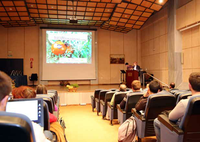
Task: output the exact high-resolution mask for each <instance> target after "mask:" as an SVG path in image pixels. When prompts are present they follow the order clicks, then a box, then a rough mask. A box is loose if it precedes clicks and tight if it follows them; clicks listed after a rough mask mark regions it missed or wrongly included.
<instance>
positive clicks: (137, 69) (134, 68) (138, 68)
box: [133, 62, 140, 72]
mask: <svg viewBox="0 0 200 142" xmlns="http://www.w3.org/2000/svg"><path fill="white" fill-rule="evenodd" d="M133 70H136V71H138V72H140V66H138V64H137V62H134V63H133Z"/></svg>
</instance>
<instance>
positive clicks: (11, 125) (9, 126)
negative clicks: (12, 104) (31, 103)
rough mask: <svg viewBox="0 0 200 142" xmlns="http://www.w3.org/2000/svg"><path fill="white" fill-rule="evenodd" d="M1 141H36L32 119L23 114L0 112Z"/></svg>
mask: <svg viewBox="0 0 200 142" xmlns="http://www.w3.org/2000/svg"><path fill="white" fill-rule="evenodd" d="M0 135H1V136H0V141H3V142H15V141H19V142H36V140H35V134H34V129H33V126H32V122H31V120H30V119H29V118H28V117H27V116H25V115H22V114H17V113H9V112H0Z"/></svg>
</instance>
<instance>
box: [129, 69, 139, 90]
mask: <svg viewBox="0 0 200 142" xmlns="http://www.w3.org/2000/svg"><path fill="white" fill-rule="evenodd" d="M138 75H139V72H138V71H136V70H127V71H126V86H127V87H128V88H131V83H132V82H133V80H138Z"/></svg>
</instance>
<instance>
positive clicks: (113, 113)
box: [107, 92, 127, 125]
mask: <svg viewBox="0 0 200 142" xmlns="http://www.w3.org/2000/svg"><path fill="white" fill-rule="evenodd" d="M126 93H127V92H116V93H115V98H114V104H113V106H112V105H111V104H110V102H107V111H108V117H109V119H110V124H111V125H112V121H113V119H117V104H119V103H120V102H121V101H122V100H123V98H124V97H125V95H126Z"/></svg>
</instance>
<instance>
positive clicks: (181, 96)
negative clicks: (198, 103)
mask: <svg viewBox="0 0 200 142" xmlns="http://www.w3.org/2000/svg"><path fill="white" fill-rule="evenodd" d="M189 96H192V92H191V91H185V92H183V93H180V94H179V95H178V97H177V100H176V104H178V102H179V101H180V100H182V99H187V98H188V97H189Z"/></svg>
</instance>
